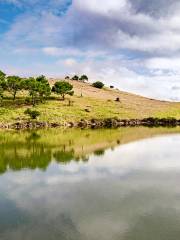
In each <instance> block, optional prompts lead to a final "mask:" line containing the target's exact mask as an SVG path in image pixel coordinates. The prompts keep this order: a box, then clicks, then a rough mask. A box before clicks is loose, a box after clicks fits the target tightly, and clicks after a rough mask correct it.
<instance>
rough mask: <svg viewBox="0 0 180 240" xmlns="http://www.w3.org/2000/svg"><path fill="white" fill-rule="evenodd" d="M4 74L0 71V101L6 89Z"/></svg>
mask: <svg viewBox="0 0 180 240" xmlns="http://www.w3.org/2000/svg"><path fill="white" fill-rule="evenodd" d="M5 77H6V74H5V73H3V72H2V71H1V70H0V101H2V99H3V93H4V90H5V89H6V79H5Z"/></svg>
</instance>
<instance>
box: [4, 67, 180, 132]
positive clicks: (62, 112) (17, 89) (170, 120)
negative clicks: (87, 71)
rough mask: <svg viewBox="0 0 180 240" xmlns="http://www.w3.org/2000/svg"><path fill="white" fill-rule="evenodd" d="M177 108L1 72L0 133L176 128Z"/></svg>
mask: <svg viewBox="0 0 180 240" xmlns="http://www.w3.org/2000/svg"><path fill="white" fill-rule="evenodd" d="M179 119H180V103H176V102H168V101H159V100H154V99H149V98H145V97H142V96H138V95H135V94H130V93H126V92H123V91H120V90H118V89H115V88H114V86H109V87H107V86H104V84H103V83H102V82H100V81H97V82H95V83H93V84H90V83H88V77H87V76H86V75H82V76H81V77H79V76H74V77H72V78H70V77H68V76H67V77H66V78H65V79H47V78H46V77H45V76H39V77H36V78H34V77H31V78H21V77H18V76H6V74H5V73H3V72H2V71H0V128H6V129H8V128H9V129H11V128H12V129H14V128H15V129H26V128H44V127H51V128H53V127H58V126H66V127H93V128H98V127H121V126H179V125H180V120H179Z"/></svg>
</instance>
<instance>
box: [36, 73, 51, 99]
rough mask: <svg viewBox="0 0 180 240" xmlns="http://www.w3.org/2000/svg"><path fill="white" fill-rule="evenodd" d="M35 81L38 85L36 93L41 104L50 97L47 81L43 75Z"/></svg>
mask: <svg viewBox="0 0 180 240" xmlns="http://www.w3.org/2000/svg"><path fill="white" fill-rule="evenodd" d="M36 81H37V82H38V83H39V85H38V93H39V98H40V101H41V102H42V101H43V100H45V99H46V98H47V97H49V96H50V95H51V87H50V84H49V82H48V80H47V79H46V77H45V76H43V75H41V76H39V77H37V78H36Z"/></svg>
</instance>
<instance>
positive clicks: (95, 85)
mask: <svg viewBox="0 0 180 240" xmlns="http://www.w3.org/2000/svg"><path fill="white" fill-rule="evenodd" d="M92 86H93V87H95V88H100V89H101V88H103V87H104V83H102V82H100V81H97V82H94V83H93V84H92Z"/></svg>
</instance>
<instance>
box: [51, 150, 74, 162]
mask: <svg viewBox="0 0 180 240" xmlns="http://www.w3.org/2000/svg"><path fill="white" fill-rule="evenodd" d="M53 157H54V158H55V160H56V161H57V162H59V163H64V164H66V163H68V162H70V161H71V160H72V159H73V158H74V151H73V150H71V151H57V152H55V153H54V154H53Z"/></svg>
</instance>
